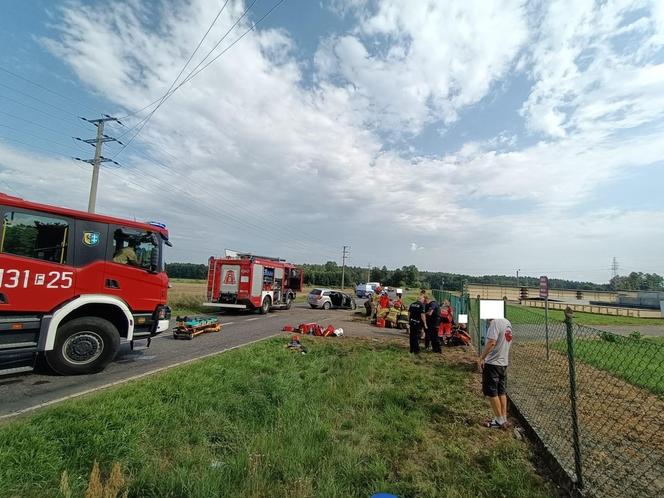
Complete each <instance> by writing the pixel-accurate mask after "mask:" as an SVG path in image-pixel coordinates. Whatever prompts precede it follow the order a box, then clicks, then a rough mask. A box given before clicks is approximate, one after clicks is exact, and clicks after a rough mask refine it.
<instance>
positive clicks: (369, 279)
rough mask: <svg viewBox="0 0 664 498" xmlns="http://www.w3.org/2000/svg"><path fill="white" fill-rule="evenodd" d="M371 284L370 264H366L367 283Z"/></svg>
mask: <svg viewBox="0 0 664 498" xmlns="http://www.w3.org/2000/svg"><path fill="white" fill-rule="evenodd" d="M369 282H371V263H367V283H369Z"/></svg>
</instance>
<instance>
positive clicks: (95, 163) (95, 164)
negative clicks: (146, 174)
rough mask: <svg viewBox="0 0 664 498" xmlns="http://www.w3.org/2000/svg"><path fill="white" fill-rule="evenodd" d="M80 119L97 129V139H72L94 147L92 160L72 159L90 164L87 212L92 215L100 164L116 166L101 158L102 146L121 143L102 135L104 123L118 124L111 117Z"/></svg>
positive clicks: (95, 200)
mask: <svg viewBox="0 0 664 498" xmlns="http://www.w3.org/2000/svg"><path fill="white" fill-rule="evenodd" d="M81 119H82V120H83V121H87V122H88V123H92V124H93V125H95V126H96V127H97V138H90V139H87V140H84V139H82V138H78V137H74V138H75V139H76V140H78V141H79V142H85V143H86V144H90V145H94V148H95V157H94V159H81V158H80V157H75V158H74V159H76V160H77V161H82V162H84V163H88V164H92V182H91V183H90V199H89V200H88V212H89V213H94V212H95V207H96V205H97V185H98V184H99V168H100V166H101V163H105V162H112V163H113V164H118V163H116V162H115V161H113V160H112V159H109V158H107V157H104V156H102V154H101V148H102V145H103V144H104V143H106V142H118V143H119V144H120V145H123V144H122V142H120V141H119V140H117V139H115V138H113V137H109V136H108V135H104V123H106V121H116V122H118V123H120V120H118V119H116V118H114V117H112V116H109V115H107V114H104V117H103V118H99V119H86V118H81ZM120 124H122V123H120Z"/></svg>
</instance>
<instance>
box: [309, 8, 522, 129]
mask: <svg viewBox="0 0 664 498" xmlns="http://www.w3.org/2000/svg"><path fill="white" fill-rule="evenodd" d="M345 9H346V11H351V12H355V14H356V16H357V18H358V26H357V29H356V32H355V33H353V34H349V35H345V36H339V37H333V38H332V39H329V40H327V41H326V42H325V43H324V44H323V45H322V46H321V48H320V49H319V52H318V54H317V56H316V62H317V67H318V71H319V75H320V76H321V77H322V78H329V77H331V76H335V77H338V78H340V79H341V80H342V81H345V82H348V83H349V84H350V85H351V86H352V89H353V91H352V98H353V99H355V100H357V101H358V104H357V106H358V108H359V109H361V110H362V111H364V112H365V115H364V119H365V122H367V123H368V124H371V125H372V126H375V127H377V128H379V129H382V130H386V131H390V132H395V133H399V132H409V133H418V132H419V131H420V130H421V129H422V127H423V126H424V125H425V124H427V123H430V122H432V121H439V120H441V121H443V122H444V123H447V124H449V123H451V122H454V121H456V120H457V117H458V113H459V111H460V110H462V109H464V108H465V107H467V106H469V105H472V104H474V103H476V102H478V101H480V100H481V99H482V98H483V97H485V96H486V95H487V93H488V92H489V91H490V89H491V85H492V83H494V82H495V81H497V80H499V79H500V78H502V77H503V76H504V75H505V74H506V73H507V72H508V70H509V68H510V67H511V65H512V64H513V62H514V60H515V58H516V56H517V55H518V54H519V51H520V50H521V49H522V46H523V44H524V42H525V41H526V39H527V37H528V27H527V22H526V11H525V8H524V2H523V1H521V0H503V1H499V2H485V1H483V0H471V1H468V0H458V1H456V0H454V1H449V2H435V1H423V2H409V1H406V0H385V1H383V2H379V3H377V4H376V6H375V8H371V6H370V5H369V3H368V2H357V1H352V2H348V3H347V4H345Z"/></svg>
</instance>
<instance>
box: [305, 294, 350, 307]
mask: <svg viewBox="0 0 664 498" xmlns="http://www.w3.org/2000/svg"><path fill="white" fill-rule="evenodd" d="M307 302H308V303H309V306H311V307H312V308H320V309H324V310H329V309H331V308H343V309H348V310H354V309H355V308H357V303H356V302H355V298H353V297H351V296H349V295H348V294H346V293H345V292H341V291H334V290H332V289H314V290H312V291H311V292H310V293H309V296H308V297H307Z"/></svg>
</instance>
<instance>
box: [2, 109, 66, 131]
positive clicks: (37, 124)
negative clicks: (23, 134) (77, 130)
mask: <svg viewBox="0 0 664 498" xmlns="http://www.w3.org/2000/svg"><path fill="white" fill-rule="evenodd" d="M0 114H4V115H5V116H9V117H10V118H14V119H18V120H19V121H23V122H24V123H29V124H31V125H33V126H38V127H39V128H43V129H44V130H48V131H50V132H53V133H57V134H58V135H61V134H62V130H56V129H55V128H49V127H48V126H44V125H43V124H40V123H37V122H36V121H31V120H29V119H25V118H22V117H20V116H16V115H15V114H11V113H9V112H5V111H0Z"/></svg>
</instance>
